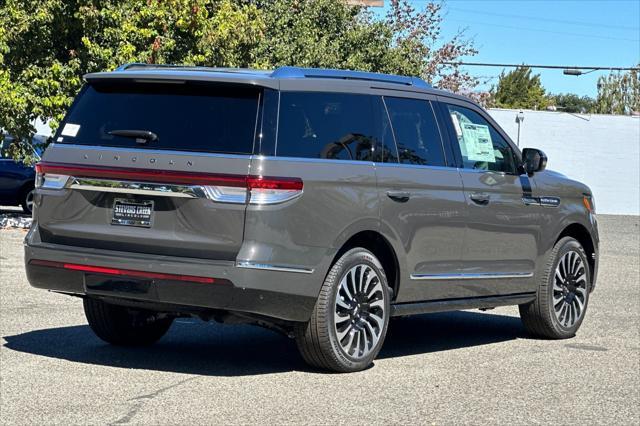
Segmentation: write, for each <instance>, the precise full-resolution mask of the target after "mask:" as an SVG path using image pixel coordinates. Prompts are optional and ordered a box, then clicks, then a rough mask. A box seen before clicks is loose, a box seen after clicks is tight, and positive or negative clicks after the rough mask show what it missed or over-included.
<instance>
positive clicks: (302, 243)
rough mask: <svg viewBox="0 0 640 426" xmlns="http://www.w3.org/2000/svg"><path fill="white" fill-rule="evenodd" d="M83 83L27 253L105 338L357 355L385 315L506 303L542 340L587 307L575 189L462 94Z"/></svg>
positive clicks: (589, 209) (322, 78) (330, 365)
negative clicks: (261, 339)
mask: <svg viewBox="0 0 640 426" xmlns="http://www.w3.org/2000/svg"><path fill="white" fill-rule="evenodd" d="M85 78H86V80H87V84H86V85H85V87H84V89H83V90H82V92H81V93H80V94H79V95H78V97H77V99H76V100H75V103H74V104H73V106H72V107H71V109H70V111H69V112H68V114H67V117H66V118H65V120H64V122H63V123H62V125H61V126H60V129H59V130H58V133H57V134H56V135H55V139H54V141H55V143H54V144H52V145H51V146H50V147H49V148H48V149H47V151H46V153H45V154H44V158H43V161H42V162H41V163H40V164H39V165H38V166H37V168H38V176H37V185H36V186H37V190H36V195H35V199H34V200H35V203H34V205H35V209H34V224H35V225H34V226H32V227H31V229H30V231H29V233H28V235H27V237H26V241H25V261H26V269H27V275H28V278H29V281H30V283H31V285H33V286H34V287H39V288H44V289H49V290H53V291H57V292H60V293H65V294H69V295H75V296H79V297H82V298H83V299H84V309H85V314H86V317H87V319H88V322H89V325H90V326H91V328H92V329H93V331H94V332H95V333H96V334H97V335H98V336H99V337H100V338H101V339H103V340H105V341H107V342H110V343H112V344H116V345H146V344H151V343H153V342H155V341H157V340H158V339H160V338H161V337H162V336H163V335H164V333H165V332H166V331H167V330H168V329H169V327H170V325H171V322H172V321H173V319H174V318H177V317H181V316H193V317H197V318H201V319H203V320H216V321H220V322H235V323H237V322H248V323H255V324H258V325H262V326H266V327H270V328H272V329H275V330H279V331H282V332H283V333H285V334H287V335H289V336H291V337H295V338H296V340H297V344H298V347H299V349H300V352H301V354H302V356H303V358H304V359H305V360H306V361H307V362H308V363H310V364H312V365H314V366H317V367H321V368H325V369H330V370H334V371H356V370H361V369H363V368H366V367H367V366H368V365H370V364H371V362H372V360H373V359H374V358H375V357H376V355H377V354H378V352H379V350H380V348H381V346H382V343H383V341H384V339H385V335H386V332H387V325H388V323H389V318H390V317H393V316H404V315H410V314H418V313H424V312H435V311H449V310H458V309H473V308H479V309H489V308H493V307H496V306H501V305H519V307H520V314H521V317H522V319H523V321H524V325H525V327H526V328H527V330H529V331H530V332H531V333H532V334H534V335H537V336H544V337H547V338H568V337H571V336H573V335H574V334H575V333H576V331H577V330H578V328H579V327H580V324H581V323H582V321H583V319H584V317H585V311H586V309H587V304H588V301H589V295H590V293H591V291H592V290H593V288H594V286H595V281H596V273H597V265H598V231H597V224H596V216H595V211H594V203H593V198H592V194H591V191H590V190H589V188H588V187H587V186H585V185H583V184H581V183H579V182H576V181H573V180H570V179H568V178H566V177H565V176H562V175H560V174H558V173H554V172H551V171H547V170H545V167H546V161H547V158H546V156H545V155H544V153H542V152H541V151H539V150H537V149H525V150H523V151H522V152H521V151H520V150H519V149H518V147H516V146H515V145H514V144H513V142H512V141H511V140H510V139H509V137H508V136H507V135H506V134H505V132H504V131H503V130H502V129H501V128H500V127H499V126H498V125H497V124H496V123H495V122H494V120H493V119H492V118H491V117H490V116H489V115H488V114H487V113H486V111H484V110H483V109H482V108H481V107H479V106H478V105H477V104H475V103H474V102H472V101H470V100H469V99H467V98H464V97H462V96H457V95H453V94H451V93H447V92H444V91H440V90H436V89H433V88H432V87H431V86H429V85H428V84H427V83H425V82H424V81H422V80H420V79H418V78H411V77H399V76H392V75H380V74H372V73H363V72H352V71H336V70H318V69H302V68H291V67H284V68H279V69H277V70H275V71H272V72H260V71H251V70H240V69H238V70H231V69H215V68H193V67H176V66H146V65H137V64H132V65H127V66H123V67H121V68H120V69H118V70H117V71H115V72H109V73H95V74H88V75H86V76H85ZM211 356H215V354H211Z"/></svg>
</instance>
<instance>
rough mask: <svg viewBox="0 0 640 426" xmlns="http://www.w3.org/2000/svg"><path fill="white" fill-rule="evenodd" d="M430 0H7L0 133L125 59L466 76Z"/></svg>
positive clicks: (444, 83)
mask: <svg viewBox="0 0 640 426" xmlns="http://www.w3.org/2000/svg"><path fill="white" fill-rule="evenodd" d="M441 7H442V6H441V4H436V3H429V4H427V5H426V6H425V7H423V8H421V9H420V10H418V9H415V8H414V7H413V6H411V4H410V2H409V1H407V0H391V1H390V8H389V12H388V14H387V15H386V16H384V17H377V16H376V15H374V14H373V13H372V12H371V11H369V10H368V9H367V8H363V7H356V6H349V5H347V4H346V3H345V2H343V1H342V0H252V1H249V0H41V1H38V2H34V1H29V0H6V1H4V2H2V3H0V99H2V102H0V137H2V135H3V134H4V133H9V134H12V135H14V136H16V141H17V142H16V143H15V144H14V148H15V151H14V152H15V155H16V156H21V157H24V156H27V157H28V153H29V152H30V150H29V147H28V145H27V144H26V143H25V142H24V141H28V140H30V138H31V135H32V134H33V133H34V131H35V129H34V127H33V122H34V120H35V119H40V120H42V121H45V122H49V123H50V126H51V127H52V129H55V128H56V127H57V125H58V123H59V121H60V120H61V119H62V118H63V116H64V113H65V111H66V109H67V108H68V107H69V106H70V104H71V102H72V100H73V98H74V96H75V95H76V94H77V92H78V90H79V89H80V87H81V86H82V83H83V81H82V75H83V74H85V73H88V72H94V71H105V70H113V69H115V68H116V67H117V66H118V65H121V64H123V63H128V62H144V63H172V64H189V65H206V66H220V67H251V68H259V69H269V68H274V67H277V66H280V65H296V66H309V67H332V68H343V69H345V68H348V69H358V70H365V71H377V72H390V73H398V74H406V75H420V76H422V77H423V78H426V79H427V80H428V81H430V82H433V83H436V84H438V85H439V86H440V87H442V88H445V89H450V90H454V91H469V90H470V88H472V87H474V85H475V84H476V83H477V82H476V80H475V79H473V78H472V77H471V76H469V75H468V74H467V73H465V72H463V71H461V70H460V69H459V68H458V67H457V66H452V65H446V64H444V62H450V61H456V60H458V59H459V58H460V57H461V56H468V55H474V54H475V53H476V51H475V49H474V48H473V44H472V43H471V42H470V41H469V40H466V39H465V38H464V35H463V34H462V33H459V34H457V35H455V36H454V37H453V38H452V39H450V40H445V41H443V40H442V39H441V33H440V25H441V23H442V19H443V18H442V14H441Z"/></svg>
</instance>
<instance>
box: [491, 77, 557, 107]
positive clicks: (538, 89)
mask: <svg viewBox="0 0 640 426" xmlns="http://www.w3.org/2000/svg"><path fill="white" fill-rule="evenodd" d="M491 95H492V103H493V105H494V106H496V107H498V108H520V109H544V108H545V107H546V106H547V105H548V103H549V99H548V97H547V96H546V94H545V90H544V88H543V87H542V83H541V82H540V74H536V75H532V74H531V68H529V67H518V68H516V69H514V70H513V71H510V72H508V73H505V72H504V71H503V72H502V73H501V74H500V77H499V80H498V85H497V87H492V88H491Z"/></svg>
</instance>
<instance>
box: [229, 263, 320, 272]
mask: <svg viewBox="0 0 640 426" xmlns="http://www.w3.org/2000/svg"><path fill="white" fill-rule="evenodd" d="M236 267H237V268H246V269H262V270H267V271H277V272H293V273H298V274H313V271H314V269H309V268H291V267H288V266H279V265H270V264H267V263H254V262H249V261H246V260H240V261H237V262H236Z"/></svg>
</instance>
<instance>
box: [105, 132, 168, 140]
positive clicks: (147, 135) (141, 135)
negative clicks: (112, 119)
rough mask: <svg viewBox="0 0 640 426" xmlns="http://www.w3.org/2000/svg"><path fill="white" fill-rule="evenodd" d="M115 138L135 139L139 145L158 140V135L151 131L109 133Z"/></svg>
mask: <svg viewBox="0 0 640 426" xmlns="http://www.w3.org/2000/svg"><path fill="white" fill-rule="evenodd" d="M107 133H108V134H110V135H113V136H124V137H125V138H135V139H136V142H138V143H147V142H153V141H155V140H158V135H156V134H155V133H153V132H150V131H149V130H112V131H110V132H107Z"/></svg>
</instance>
